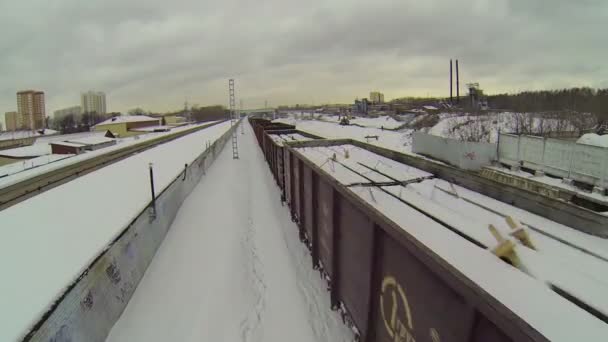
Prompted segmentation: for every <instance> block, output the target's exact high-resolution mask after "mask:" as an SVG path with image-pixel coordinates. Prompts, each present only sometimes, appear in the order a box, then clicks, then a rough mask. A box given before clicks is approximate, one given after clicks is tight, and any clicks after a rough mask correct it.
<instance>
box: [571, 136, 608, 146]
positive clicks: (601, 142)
mask: <svg viewBox="0 0 608 342" xmlns="http://www.w3.org/2000/svg"><path fill="white" fill-rule="evenodd" d="M576 143H577V144H585V145H593V146H599V147H608V134H606V135H598V134H595V133H587V134H583V136H582V137H580V138H579V139H578V140H577V141H576Z"/></svg>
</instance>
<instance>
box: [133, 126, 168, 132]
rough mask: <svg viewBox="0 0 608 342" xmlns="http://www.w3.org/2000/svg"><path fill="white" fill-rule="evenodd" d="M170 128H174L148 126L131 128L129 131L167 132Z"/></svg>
mask: <svg viewBox="0 0 608 342" xmlns="http://www.w3.org/2000/svg"><path fill="white" fill-rule="evenodd" d="M172 128H175V126H149V127H138V128H133V129H131V131H134V132H155V131H156V132H159V131H169V130H171V129H172Z"/></svg>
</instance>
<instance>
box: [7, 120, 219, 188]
mask: <svg viewBox="0 0 608 342" xmlns="http://www.w3.org/2000/svg"><path fill="white" fill-rule="evenodd" d="M213 122H215V121H212V122H204V123H201V124H198V125H187V126H180V127H178V128H175V129H173V130H171V131H170V132H160V133H147V134H142V135H138V136H131V137H128V138H121V139H117V140H116V141H117V143H116V145H113V146H109V147H105V148H101V149H99V150H95V151H88V152H85V153H82V154H79V155H77V156H72V157H71V158H67V159H66V158H59V157H52V158H47V159H44V158H41V159H38V160H37V161H35V162H34V163H33V164H32V163H13V164H9V165H7V166H6V169H5V168H3V167H2V168H0V176H2V175H4V176H5V177H2V178H0V188H3V187H7V186H10V185H13V184H16V183H19V182H21V181H23V180H25V179H28V178H31V177H35V176H37V175H40V174H44V173H47V172H50V171H53V170H56V169H59V168H61V167H63V166H66V165H69V164H73V163H77V162H79V161H82V160H86V159H91V158H95V157H98V156H100V155H102V154H106V153H109V152H112V151H115V150H119V149H122V148H124V147H127V146H131V145H136V144H140V143H142V142H145V141H146V140H149V139H153V138H156V137H159V136H162V135H168V134H174V133H176V132H179V131H182V130H186V129H191V128H192V127H194V126H199V125H209V124H211V123H213ZM94 135H97V134H94ZM91 136H92V134H91V132H84V133H75V134H68V135H59V136H49V137H44V138H38V139H37V140H36V142H35V143H34V145H32V147H31V148H32V149H40V150H42V149H48V153H50V145H49V144H50V143H51V142H53V141H65V140H79V139H84V138H86V137H91ZM28 147H29V146H28ZM15 150H18V149H15ZM6 151H11V150H6ZM2 152H5V151H2ZM0 154H1V153H0ZM59 159H61V160H60V161H58V160H59ZM45 160H49V163H44V161H45Z"/></svg>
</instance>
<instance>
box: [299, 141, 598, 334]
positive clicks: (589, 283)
mask: <svg viewBox="0 0 608 342" xmlns="http://www.w3.org/2000/svg"><path fill="white" fill-rule="evenodd" d="M295 150H296V151H297V152H298V153H299V154H301V155H302V156H304V157H305V158H306V159H308V160H309V161H310V162H312V163H313V164H314V165H316V166H317V167H319V168H321V169H322V170H323V171H324V172H326V173H327V174H328V175H329V176H330V177H332V178H334V179H335V180H337V181H338V182H340V183H341V184H342V185H344V186H346V187H347V188H349V189H350V190H351V191H352V192H353V193H354V194H356V195H357V196H358V197H359V198H360V199H362V200H363V201H365V202H366V203H367V204H369V205H371V206H372V207H374V208H376V209H377V210H379V211H380V212H382V213H383V214H384V215H385V216H386V217H387V218H388V219H389V220H391V221H393V222H394V223H396V224H397V225H399V226H400V227H402V228H403V229H404V230H405V231H407V232H408V233H409V234H411V235H412V236H413V237H414V238H416V239H418V240H419V241H420V242H422V243H423V244H424V245H426V246H427V247H429V248H430V249H431V250H432V251H434V253H436V254H437V255H439V256H440V257H441V258H442V259H444V260H445V261H447V262H448V263H449V264H451V265H453V266H454V267H456V268H457V269H458V270H459V271H460V272H462V273H463V274H464V275H465V276H467V277H468V278H469V279H471V280H472V281H474V282H475V283H477V284H478V285H479V286H481V287H482V288H483V289H484V290H486V291H487V292H488V293H490V294H491V295H492V296H494V297H495V298H496V299H498V300H499V301H500V302H502V303H503V304H505V305H506V306H507V307H508V308H510V309H511V310H512V311H513V312H514V313H516V314H518V315H519V316H520V317H522V318H523V319H524V320H526V321H527V322H528V323H530V324H531V325H532V326H533V327H534V328H536V329H537V330H538V331H539V332H541V333H542V334H543V335H545V336H546V337H548V338H549V339H550V340H556V341H558V340H560V341H572V340H577V339H580V338H581V337H583V336H584V337H585V339H587V340H595V339H594V338H598V339H599V338H600V337H602V336H603V337H605V336H608V324H606V323H605V322H604V321H602V320H603V319H605V317H606V316H608V296H606V295H605V294H606V291H608V240H605V239H602V238H599V237H594V236H591V235H587V234H585V233H582V232H580V231H577V230H575V229H572V228H570V227H567V226H564V225H562V224H559V223H556V222H553V221H551V220H548V219H546V218H544V217H541V216H539V215H536V214H533V213H530V212H527V211H525V210H522V209H519V208H516V207H514V206H511V205H509V204H506V203H503V202H500V201H497V200H494V199H492V198H490V197H487V196H485V195H482V194H479V193H477V192H474V191H471V190H468V189H466V188H463V187H461V186H458V185H454V184H452V183H449V182H447V181H445V180H443V179H439V178H435V177H434V176H433V175H432V174H430V173H428V172H425V171H423V170H420V169H417V168H414V167H411V166H409V165H406V164H402V163H399V162H396V161H393V160H391V159H388V158H386V157H383V156H381V155H378V154H375V153H373V152H371V151H368V150H365V149H363V148H360V147H357V146H354V145H350V144H345V145H333V146H308V147H306V146H298V147H295ZM423 213H424V214H423ZM431 217H432V218H431ZM508 218H511V219H512V220H511V222H516V223H519V227H521V228H523V230H524V231H525V232H527V233H528V235H529V237H530V239H531V241H532V243H533V247H534V249H533V248H530V247H528V246H526V245H524V244H522V242H521V241H519V240H517V239H514V238H512V237H511V235H510V233H511V232H512V228H511V227H510V225H509V224H508ZM490 225H492V226H493V227H495V229H496V230H497V231H498V232H499V233H500V234H501V235H502V236H504V237H505V238H506V239H508V240H509V241H512V242H513V243H514V244H515V252H516V255H517V257H518V258H519V260H520V262H521V264H520V265H519V267H518V268H514V267H511V266H510V265H508V264H507V263H504V262H503V261H501V260H500V259H499V258H498V257H497V256H496V255H494V254H493V253H492V251H491V250H492V249H493V248H494V247H495V246H496V245H497V244H498V242H497V239H496V237H495V236H494V235H493V234H492V232H491V230H490V228H489V227H490ZM560 292H561V293H560ZM564 293H566V294H568V296H567V297H568V298H567V297H564V296H562V295H563V294H564ZM573 298H574V299H575V301H572V299H573ZM580 303H584V305H586V306H588V307H589V308H591V310H589V311H585V310H583V309H581V307H579V305H580ZM598 315H599V316H598ZM564 322H577V323H576V327H575V328H573V327H572V324H568V325H567V326H568V327H565V326H564V325H565V324H564Z"/></svg>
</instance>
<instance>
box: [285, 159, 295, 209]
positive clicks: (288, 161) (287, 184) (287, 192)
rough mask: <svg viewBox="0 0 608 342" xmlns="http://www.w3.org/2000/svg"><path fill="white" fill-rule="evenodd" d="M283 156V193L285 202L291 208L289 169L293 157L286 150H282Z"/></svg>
mask: <svg viewBox="0 0 608 342" xmlns="http://www.w3.org/2000/svg"><path fill="white" fill-rule="evenodd" d="M283 158H284V160H285V188H284V189H283V192H284V194H285V202H287V205H288V206H289V207H290V208H291V194H292V191H291V188H292V178H293V177H292V171H291V162H292V159H293V155H292V154H291V153H290V152H289V151H288V150H283Z"/></svg>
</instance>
